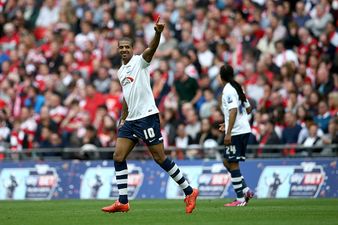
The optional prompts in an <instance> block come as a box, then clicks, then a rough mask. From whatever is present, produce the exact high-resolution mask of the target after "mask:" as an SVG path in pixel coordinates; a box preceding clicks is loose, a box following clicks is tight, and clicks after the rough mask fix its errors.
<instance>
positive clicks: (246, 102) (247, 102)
mask: <svg viewBox="0 0 338 225" xmlns="http://www.w3.org/2000/svg"><path fill="white" fill-rule="evenodd" d="M250 106H251V105H250V102H249V100H248V99H247V100H246V101H245V102H244V107H245V108H246V109H247V108H249V107H250Z"/></svg>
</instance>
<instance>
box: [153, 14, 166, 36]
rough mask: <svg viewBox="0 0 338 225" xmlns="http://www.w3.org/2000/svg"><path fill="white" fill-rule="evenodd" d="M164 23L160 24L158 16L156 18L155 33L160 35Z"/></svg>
mask: <svg viewBox="0 0 338 225" xmlns="http://www.w3.org/2000/svg"><path fill="white" fill-rule="evenodd" d="M164 25H165V24H164V23H160V16H159V17H157V20H156V22H155V26H154V29H155V31H156V32H159V33H162V31H163V29H164Z"/></svg>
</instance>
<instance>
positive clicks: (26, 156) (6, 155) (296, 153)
mask: <svg viewBox="0 0 338 225" xmlns="http://www.w3.org/2000/svg"><path fill="white" fill-rule="evenodd" d="M147 150H148V149H147V147H146V146H137V147H135V148H134V149H133V151H132V152H131V154H130V155H129V157H128V158H131V159H150V158H151V156H150V153H148V151H147ZM223 150H224V147H222V146H220V147H215V148H203V147H202V146H200V145H194V146H190V147H188V148H186V149H180V148H176V147H167V148H166V149H165V151H166V154H167V155H171V156H172V157H174V158H178V159H215V158H216V159H221V158H222V154H223ZM114 151H115V148H114V147H111V148H96V147H95V146H93V147H92V148H48V149H23V150H21V151H13V150H10V149H5V150H3V151H0V156H2V158H3V160H6V161H11V160H61V159H84V160H88V159H112V156H113V153H114ZM246 156H247V158H281V157H337V156H338V145H321V146H311V147H308V146H303V145H264V146H259V145H248V148H247V154H246Z"/></svg>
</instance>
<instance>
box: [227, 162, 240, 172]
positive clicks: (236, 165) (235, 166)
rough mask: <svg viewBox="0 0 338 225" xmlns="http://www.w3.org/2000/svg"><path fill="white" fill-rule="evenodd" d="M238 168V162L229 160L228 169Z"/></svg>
mask: <svg viewBox="0 0 338 225" xmlns="http://www.w3.org/2000/svg"><path fill="white" fill-rule="evenodd" d="M238 169H239V164H238V162H231V163H229V170H230V171H231V170H238Z"/></svg>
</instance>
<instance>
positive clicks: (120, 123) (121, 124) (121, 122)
mask: <svg viewBox="0 0 338 225" xmlns="http://www.w3.org/2000/svg"><path fill="white" fill-rule="evenodd" d="M124 122H126V121H125V120H120V122H119V126H118V128H119V129H120V128H121V127H122V126H123V124H124Z"/></svg>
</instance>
